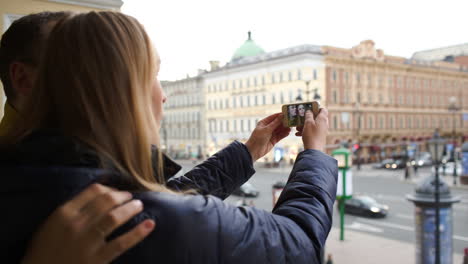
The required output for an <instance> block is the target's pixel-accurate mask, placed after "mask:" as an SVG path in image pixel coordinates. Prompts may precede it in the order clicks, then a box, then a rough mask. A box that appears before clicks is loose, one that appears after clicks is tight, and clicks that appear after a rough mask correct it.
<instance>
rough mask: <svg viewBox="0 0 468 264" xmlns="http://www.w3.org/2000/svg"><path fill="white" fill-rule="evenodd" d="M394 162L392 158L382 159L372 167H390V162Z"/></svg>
mask: <svg viewBox="0 0 468 264" xmlns="http://www.w3.org/2000/svg"><path fill="white" fill-rule="evenodd" d="M394 162H395V160H393V159H384V160H382V161H381V162H379V163H376V164H374V165H373V166H372V167H373V168H374V169H385V168H386V169H388V168H390V166H391V164H393V163H394Z"/></svg>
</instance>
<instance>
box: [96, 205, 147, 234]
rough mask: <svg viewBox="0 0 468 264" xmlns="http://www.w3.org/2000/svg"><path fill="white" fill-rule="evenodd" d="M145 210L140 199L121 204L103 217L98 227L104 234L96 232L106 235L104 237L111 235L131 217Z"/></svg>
mask: <svg viewBox="0 0 468 264" xmlns="http://www.w3.org/2000/svg"><path fill="white" fill-rule="evenodd" d="M142 210H143V204H142V203H141V201H140V200H132V201H130V202H128V203H126V204H124V205H121V206H119V207H117V208H115V209H114V210H112V211H110V212H109V213H108V214H107V215H106V216H104V217H103V218H102V220H101V221H99V223H97V224H96V227H97V228H99V230H100V231H102V232H103V234H99V232H95V234H96V235H100V236H102V235H104V237H103V238H105V237H107V236H108V235H110V234H111V233H112V232H113V231H114V230H115V229H117V228H118V227H119V226H121V225H123V224H125V223H126V222H127V221H128V220H130V218H132V217H134V216H135V215H137V214H138V213H140V212H141V211H142Z"/></svg>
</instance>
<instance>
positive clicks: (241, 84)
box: [239, 80, 244, 89]
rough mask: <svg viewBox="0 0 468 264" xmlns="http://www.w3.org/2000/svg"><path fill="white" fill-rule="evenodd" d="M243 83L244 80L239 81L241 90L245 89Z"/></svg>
mask: <svg viewBox="0 0 468 264" xmlns="http://www.w3.org/2000/svg"><path fill="white" fill-rule="evenodd" d="M243 83H244V82H243V81H242V80H239V88H241V89H242V88H243Z"/></svg>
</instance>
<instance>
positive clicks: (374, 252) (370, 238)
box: [325, 228, 463, 264]
mask: <svg viewBox="0 0 468 264" xmlns="http://www.w3.org/2000/svg"><path fill="white" fill-rule="evenodd" d="M339 239H340V229H339V228H332V230H331V232H330V235H329V236H328V240H327V243H326V246H325V261H326V258H327V255H328V254H332V258H333V264H354V263H356V264H376V263H379V264H395V263H399V264H414V263H416V250H415V246H414V245H413V244H411V243H406V242H401V241H396V240H391V239H386V238H381V237H378V236H375V235H369V234H365V233H361V232H357V231H351V230H349V229H348V230H345V240H344V241H340V240H339ZM462 262H463V255H462V254H453V264H458V263H460V264H461V263H462Z"/></svg>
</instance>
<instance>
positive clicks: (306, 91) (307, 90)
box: [304, 79, 311, 101]
mask: <svg viewBox="0 0 468 264" xmlns="http://www.w3.org/2000/svg"><path fill="white" fill-rule="evenodd" d="M310 81H311V80H310V79H305V80H304V82H305V84H306V90H305V93H306V98H307V101H309V99H310V98H309V94H310V91H309V84H310Z"/></svg>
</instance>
